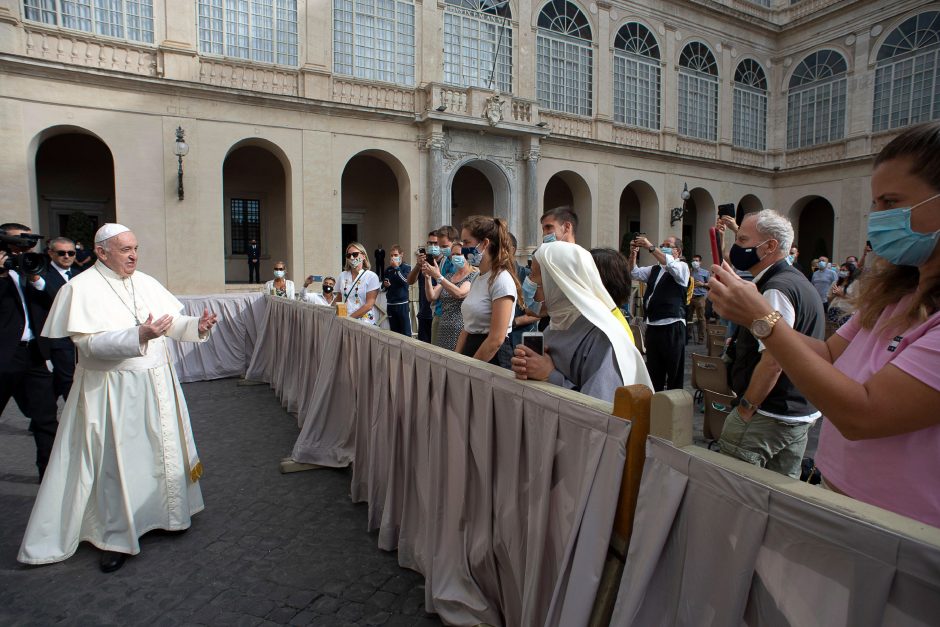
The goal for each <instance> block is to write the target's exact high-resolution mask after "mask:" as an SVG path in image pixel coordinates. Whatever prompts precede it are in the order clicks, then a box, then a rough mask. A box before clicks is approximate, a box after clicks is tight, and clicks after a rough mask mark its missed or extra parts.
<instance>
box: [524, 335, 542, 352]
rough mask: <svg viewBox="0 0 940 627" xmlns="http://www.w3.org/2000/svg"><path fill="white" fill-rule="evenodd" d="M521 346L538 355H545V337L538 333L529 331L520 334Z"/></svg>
mask: <svg viewBox="0 0 940 627" xmlns="http://www.w3.org/2000/svg"><path fill="white" fill-rule="evenodd" d="M522 345H523V346H525V347H526V348H529V349H531V350H532V351H534V352H536V353H538V354H539V355H544V354H545V336H544V335H542V333H541V332H539V331H530V332H528V333H523V334H522Z"/></svg>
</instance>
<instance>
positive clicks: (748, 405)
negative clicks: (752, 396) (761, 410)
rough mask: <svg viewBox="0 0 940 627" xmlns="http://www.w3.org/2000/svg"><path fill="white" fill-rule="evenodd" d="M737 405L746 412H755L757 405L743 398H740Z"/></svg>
mask: <svg viewBox="0 0 940 627" xmlns="http://www.w3.org/2000/svg"><path fill="white" fill-rule="evenodd" d="M738 404H739V405H740V406H741V407H743V408H744V409H746V410H748V411H757V405H755V404H754V403H752V402H751V401H749V400H747V399H746V398H744V397H743V396H742V397H741V401H740V402H739V403H738Z"/></svg>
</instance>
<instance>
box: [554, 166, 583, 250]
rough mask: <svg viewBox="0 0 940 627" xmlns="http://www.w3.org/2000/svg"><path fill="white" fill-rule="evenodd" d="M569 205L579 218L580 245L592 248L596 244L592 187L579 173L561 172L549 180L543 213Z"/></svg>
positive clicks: (577, 234)
mask: <svg viewBox="0 0 940 627" xmlns="http://www.w3.org/2000/svg"><path fill="white" fill-rule="evenodd" d="M564 205H569V206H570V207H571V208H572V210H573V211H574V213H575V215H577V216H578V230H577V233H576V237H577V239H578V243H579V244H581V246H584V247H585V248H590V247H591V246H592V245H593V242H594V235H593V224H592V221H593V220H592V218H593V216H592V213H593V211H592V198H591V187H590V186H589V185H588V183H587V181H586V180H584V177H582V176H581V175H580V174H578V173H577V172H573V171H572V170H561V171H560V172H556V173H555V174H553V175H552V176H551V178H549V179H548V182H547V183H546V184H545V188H544V190H543V192H542V212H543V213H544V212H545V211H548V210H549V209H554V208H555V207H561V206H564Z"/></svg>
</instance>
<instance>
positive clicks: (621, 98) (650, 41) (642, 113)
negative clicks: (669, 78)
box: [614, 22, 659, 130]
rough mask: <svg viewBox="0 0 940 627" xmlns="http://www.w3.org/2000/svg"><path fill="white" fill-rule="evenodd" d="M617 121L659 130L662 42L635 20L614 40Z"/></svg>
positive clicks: (618, 33)
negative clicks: (660, 53)
mask: <svg viewBox="0 0 940 627" xmlns="http://www.w3.org/2000/svg"><path fill="white" fill-rule="evenodd" d="M614 121H615V122H621V123H623V124H630V125H631V126H642V127H643V128H651V129H654V130H659V44H657V43H656V38H655V37H653V33H651V32H650V29H648V28H646V27H645V26H643V25H642V24H637V23H636V22H631V23H629V24H624V25H623V26H621V27H620V30H619V31H618V32H617V38H616V39H615V40H614Z"/></svg>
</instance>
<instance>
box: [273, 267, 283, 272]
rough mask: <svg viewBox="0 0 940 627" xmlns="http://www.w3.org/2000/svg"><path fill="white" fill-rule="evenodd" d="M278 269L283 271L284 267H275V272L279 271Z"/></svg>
mask: <svg viewBox="0 0 940 627" xmlns="http://www.w3.org/2000/svg"><path fill="white" fill-rule="evenodd" d="M278 270H280V271H283V270H284V268H275V269H274V271H275V272H277V271H278Z"/></svg>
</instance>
